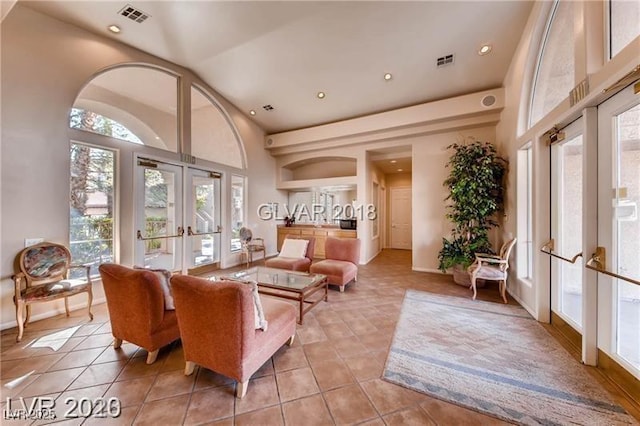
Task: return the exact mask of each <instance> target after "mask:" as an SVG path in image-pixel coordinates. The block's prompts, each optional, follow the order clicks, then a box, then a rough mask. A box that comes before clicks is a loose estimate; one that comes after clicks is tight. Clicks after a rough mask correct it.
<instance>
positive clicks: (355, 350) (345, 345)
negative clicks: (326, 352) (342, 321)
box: [331, 336, 369, 358]
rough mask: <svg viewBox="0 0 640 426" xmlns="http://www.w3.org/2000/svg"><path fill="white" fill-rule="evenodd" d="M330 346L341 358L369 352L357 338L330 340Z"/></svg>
mask: <svg viewBox="0 0 640 426" xmlns="http://www.w3.org/2000/svg"><path fill="white" fill-rule="evenodd" d="M331 344H332V345H333V347H334V348H335V350H336V352H338V355H340V357H342V358H349V357H352V356H356V355H361V354H365V353H367V352H369V349H367V348H366V347H365V346H364V345H363V344H362V343H360V340H359V338H358V337H357V336H352V337H343V338H341V339H337V340H332V341H331Z"/></svg>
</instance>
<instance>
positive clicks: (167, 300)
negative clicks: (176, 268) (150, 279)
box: [133, 266, 176, 311]
mask: <svg viewBox="0 0 640 426" xmlns="http://www.w3.org/2000/svg"><path fill="white" fill-rule="evenodd" d="M133 269H144V270H145V271H149V272H153V274H154V275H155V276H157V277H158V281H160V286H161V287H162V292H163V293H164V308H165V309H166V310H167V311H174V310H175V309H176V305H175V304H174V303H173V295H172V294H171V284H169V282H170V281H171V271H168V270H166V269H151V268H143V267H142V266H134V267H133Z"/></svg>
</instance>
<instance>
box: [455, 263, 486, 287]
mask: <svg viewBox="0 0 640 426" xmlns="http://www.w3.org/2000/svg"><path fill="white" fill-rule="evenodd" d="M452 271H453V282H454V283H456V284H458V285H463V286H466V287H470V286H471V274H469V273H468V272H467V269H466V268H464V267H463V266H462V265H456V266H454V267H453V268H452ZM485 284H486V283H485V281H484V280H482V279H476V287H477V288H482V287H484V286H485Z"/></svg>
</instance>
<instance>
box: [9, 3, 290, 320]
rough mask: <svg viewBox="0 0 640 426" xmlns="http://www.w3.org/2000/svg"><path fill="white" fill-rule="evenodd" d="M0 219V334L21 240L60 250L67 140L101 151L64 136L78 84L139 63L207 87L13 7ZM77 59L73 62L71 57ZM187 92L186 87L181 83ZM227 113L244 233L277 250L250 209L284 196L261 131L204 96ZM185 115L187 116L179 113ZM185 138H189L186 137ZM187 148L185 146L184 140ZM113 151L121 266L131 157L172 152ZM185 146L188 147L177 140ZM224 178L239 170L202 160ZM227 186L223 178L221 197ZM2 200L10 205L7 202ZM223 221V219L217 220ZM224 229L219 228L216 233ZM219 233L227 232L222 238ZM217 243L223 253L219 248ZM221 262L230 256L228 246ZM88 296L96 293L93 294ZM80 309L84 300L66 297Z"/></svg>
mask: <svg viewBox="0 0 640 426" xmlns="http://www.w3.org/2000/svg"><path fill="white" fill-rule="evenodd" d="M1 42H2V90H3V91H2V156H1V170H2V180H1V181H2V188H1V191H2V194H1V197H2V200H3V201H4V202H3V204H2V214H1V220H2V223H1V234H2V241H1V244H0V246H1V251H0V271H1V272H0V279H1V287H0V307H1V308H2V313H1V317H0V325H1V326H2V328H6V327H11V326H14V325H15V317H14V312H15V310H14V305H13V301H12V297H13V283H12V281H11V280H10V277H11V275H12V274H13V273H14V269H13V266H14V265H13V263H14V257H15V255H16V254H17V253H18V252H19V251H20V250H21V249H22V248H23V246H24V239H25V238H31V237H41V238H44V239H45V240H49V241H55V242H61V243H65V244H68V239H69V224H68V222H69V141H70V139H76V140H83V141H87V142H92V143H96V144H105V138H103V137H100V136H98V135H91V134H88V133H86V132H80V131H77V130H73V129H69V127H68V115H69V110H70V108H71V106H72V105H73V102H74V99H75V97H76V95H77V94H78V93H79V91H80V90H81V89H82V87H83V86H84V84H85V83H86V82H87V81H88V80H89V79H90V78H91V77H92V76H93V75H94V74H95V73H96V72H98V71H100V70H102V69H104V68H106V67H110V66H112V65H115V64H122V63H131V62H135V63H148V64H154V65H157V66H160V67H163V68H165V69H168V70H171V71H173V72H175V73H176V74H178V75H180V76H181V77H182V80H183V81H184V83H185V84H190V83H191V82H196V83H198V84H199V85H201V86H203V87H207V86H206V85H205V84H204V83H203V82H202V81H200V80H199V78H198V77H197V76H195V75H194V74H193V73H191V72H190V71H189V70H186V69H184V68H181V67H179V66H176V65H174V64H171V63H168V62H166V61H163V60H161V59H158V58H156V57H153V56H151V55H148V54H146V53H143V52H140V51H138V50H136V49H133V48H130V47H127V46H125V45H123V44H120V43H118V42H115V41H112V40H110V39H107V38H104V37H101V36H98V35H95V34H93V33H89V32H87V31H84V30H81V29H79V28H77V27H75V26H72V25H69V24H66V23H63V22H61V21H57V20H55V19H52V18H49V17H47V16H45V15H42V14H40V13H37V12H34V11H32V10H30V9H28V8H26V7H24V6H23V5H20V4H18V5H16V6H15V7H14V8H13V9H12V11H11V12H10V13H9V15H8V16H7V17H6V18H5V19H4V20H3V21H2V39H1ZM79 58H81V59H82V60H79ZM187 87H188V86H187ZM212 93H213V94H214V96H216V97H217V100H218V101H219V102H220V103H221V105H222V106H223V107H224V108H225V109H226V110H227V112H228V114H229V115H230V117H231V119H232V120H233V122H234V124H235V126H236V128H237V129H238V132H239V134H240V136H241V138H242V140H243V142H244V149H245V151H246V156H247V163H248V169H247V170H246V171H244V172H243V173H244V174H246V175H247V176H248V181H249V188H248V191H247V193H248V210H247V211H248V218H247V222H248V226H250V227H252V228H253V229H254V234H255V235H260V236H263V237H264V238H265V239H266V243H267V251H268V253H275V251H276V228H275V223H267V222H263V221H260V220H259V219H258V216H257V214H256V211H257V208H258V206H259V205H260V204H261V203H263V202H267V201H274V202H285V201H286V194H284V193H282V192H280V191H277V190H275V189H274V188H275V174H274V169H275V161H274V159H273V158H272V157H271V156H270V155H269V154H268V153H266V152H265V151H264V149H263V147H262V145H263V139H264V132H263V131H262V129H260V128H259V127H257V126H256V125H255V124H253V123H252V122H251V121H250V120H249V119H248V118H247V117H246V116H245V115H244V114H242V113H241V112H240V111H238V110H237V109H236V108H234V107H233V106H232V105H230V104H229V103H228V102H226V101H225V100H224V99H223V98H222V97H220V96H217V95H216V94H215V92H212ZM187 114H188V111H187ZM187 133H188V132H187ZM187 142H188V141H187ZM108 143H109V144H110V146H112V147H115V148H117V149H119V162H120V165H121V168H120V174H119V176H118V178H119V181H120V209H119V211H120V215H119V223H120V227H119V230H120V237H121V245H120V259H119V261H120V262H121V263H124V264H131V263H132V261H133V249H132V248H133V243H134V230H133V223H132V219H133V200H132V199H131V195H130V194H132V193H133V190H132V186H133V183H132V182H133V177H132V170H133V153H134V149H135V151H136V152H141V153H144V154H145V155H154V156H161V157H164V158H167V159H169V160H172V161H178V160H179V157H178V155H177V154H172V153H169V152H166V151H160V150H156V149H153V148H148V147H140V146H138V145H131V144H127V143H125V142H118V141H110V142H108ZM186 146H189V144H188V143H186ZM201 164H202V165H203V166H207V167H212V168H216V169H219V170H221V171H223V172H225V173H226V176H228V174H229V173H232V172H234V171H235V172H241V171H240V170H237V169H233V168H229V167H225V166H220V165H216V164H214V163H209V162H202V163H201ZM229 181H230V179H226V182H227V185H226V190H227V192H226V193H227V194H228V193H229V185H230V182H229ZM6 200H10V202H6ZM223 220H224V217H223ZM223 232H227V233H228V230H224V231H223ZM227 236H228V234H227ZM225 245H226V247H225ZM223 248H224V249H226V251H225V252H224V253H223V259H222V263H223V265H225V264H231V263H233V262H234V261H236V255H235V254H232V253H230V252H229V249H228V244H224V243H223ZM95 295H96V299H97V300H100V299H101V298H102V289H101V286H100V285H99V284H98V285H96V288H95ZM71 303H72V305H73V304H79V305H84V303H85V299H84V296H83V295H81V296H78V297H75V298H73V299H72V300H71ZM62 308H63V303H62V301H57V302H52V303H46V304H38V305H35V306H34V317H35V318H38V317H42V316H46V315H50V314H54V313H59V312H62Z"/></svg>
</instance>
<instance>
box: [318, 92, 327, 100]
mask: <svg viewBox="0 0 640 426" xmlns="http://www.w3.org/2000/svg"><path fill="white" fill-rule="evenodd" d="M317 96H318V99H324V97H325V96H326V95H325V93H324V92H318V95H317Z"/></svg>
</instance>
